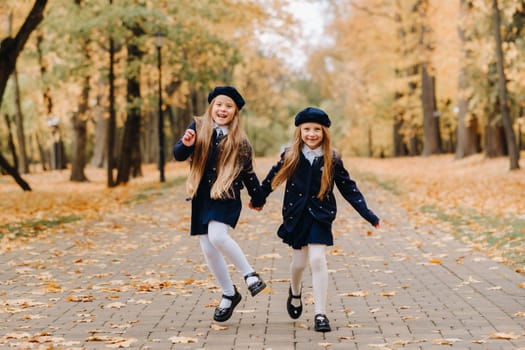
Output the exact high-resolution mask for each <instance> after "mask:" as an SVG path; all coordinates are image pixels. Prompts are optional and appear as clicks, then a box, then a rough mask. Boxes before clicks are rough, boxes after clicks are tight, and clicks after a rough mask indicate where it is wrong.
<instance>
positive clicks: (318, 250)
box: [308, 244, 328, 314]
mask: <svg viewBox="0 0 525 350" xmlns="http://www.w3.org/2000/svg"><path fill="white" fill-rule="evenodd" d="M308 250H309V252H310V270H312V285H313V290H314V303H315V314H326V298H327V292H328V268H327V266H326V245H324V244H310V245H309V246H308Z"/></svg>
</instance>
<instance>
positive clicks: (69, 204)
mask: <svg viewBox="0 0 525 350" xmlns="http://www.w3.org/2000/svg"><path fill="white" fill-rule="evenodd" d="M142 171H143V174H142V176H141V177H137V178H132V179H131V180H130V182H129V183H128V184H126V185H122V186H117V187H114V188H108V187H107V174H106V170H105V169H95V168H89V167H88V168H87V169H86V171H85V173H86V176H87V178H88V179H89V181H87V182H72V181H69V176H70V171H69V170H60V171H48V172H35V173H30V174H26V175H23V176H22V177H23V178H24V180H26V181H27V182H28V183H29V184H30V186H31V188H32V191H30V192H24V191H22V189H21V188H20V187H19V186H18V185H17V184H16V183H15V182H14V180H13V179H12V178H11V177H10V176H7V175H5V176H2V177H0V195H1V196H2V201H1V202H0V240H1V242H2V244H1V246H2V248H1V249H3V250H5V249H10V248H11V247H13V245H17V244H20V243H23V241H25V240H27V239H28V238H30V237H33V236H36V235H46V234H53V231H54V230H57V229H61V230H63V229H64V225H66V224H67V223H69V222H74V221H79V220H97V218H99V217H100V216H101V215H102V214H103V213H106V212H115V211H118V210H119V209H120V208H122V206H126V205H128V204H129V203H130V202H132V201H140V200H142V199H144V193H145V192H147V191H148V190H150V192H151V191H152V190H153V191H155V190H158V189H160V188H162V186H163V185H162V184H160V182H159V180H158V178H159V175H158V170H157V169H156V166H155V165H154V164H149V165H145V166H143V168H142ZM166 172H167V173H168V172H169V173H170V176H171V177H172V178H173V177H175V179H176V180H171V181H178V182H181V179H182V180H183V178H182V177H183V176H185V174H186V173H187V163H173V162H172V163H169V164H167V165H166Z"/></svg>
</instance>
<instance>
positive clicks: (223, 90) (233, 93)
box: [208, 86, 245, 109]
mask: <svg viewBox="0 0 525 350" xmlns="http://www.w3.org/2000/svg"><path fill="white" fill-rule="evenodd" d="M219 95H226V96H228V97H230V98H231V99H232V100H233V102H235V104H236V105H237V108H239V109H242V107H243V106H244V104H245V102H244V98H242V96H241V94H240V93H239V91H237V89H236V88H234V87H233V86H216V87H215V89H213V90H212V91H211V92H210V93H209V95H208V103H211V101H212V100H213V99H214V98H215V97H217V96H219Z"/></svg>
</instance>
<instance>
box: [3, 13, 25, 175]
mask: <svg viewBox="0 0 525 350" xmlns="http://www.w3.org/2000/svg"><path fill="white" fill-rule="evenodd" d="M12 24H13V12H10V13H9V16H8V19H7V32H8V35H9V36H11V35H12ZM13 86H14V92H15V108H16V114H15V124H16V139H17V141H18V159H19V161H18V162H17V163H16V168H17V169H18V171H20V172H22V173H23V174H28V173H29V164H28V162H27V150H26V136H25V131H24V130H25V129H24V113H23V111H22V104H21V102H20V84H19V80H18V72H17V70H16V65H15V69H14V70H13Z"/></svg>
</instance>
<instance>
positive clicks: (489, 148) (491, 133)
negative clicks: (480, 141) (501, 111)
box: [484, 114, 508, 158]
mask: <svg viewBox="0 0 525 350" xmlns="http://www.w3.org/2000/svg"><path fill="white" fill-rule="evenodd" d="M494 119H496V116H495V115H494V114H491V115H490V116H489V120H488V121H487V125H485V142H484V150H485V156H486V157H487V158H496V157H503V156H505V155H507V154H508V153H507V148H506V147H505V132H504V131H503V128H502V126H501V124H499V123H495V122H494Z"/></svg>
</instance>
